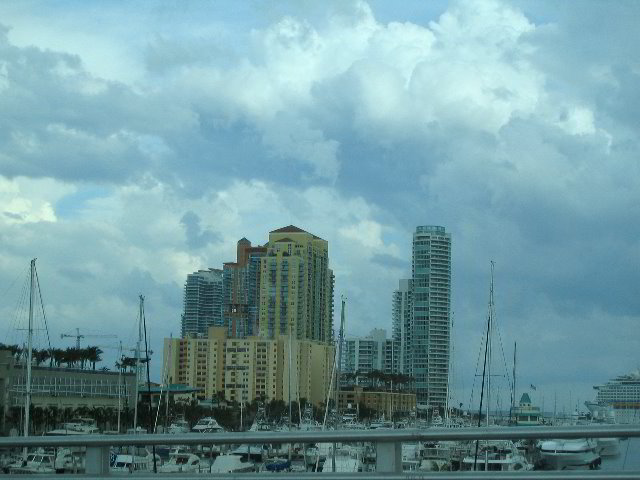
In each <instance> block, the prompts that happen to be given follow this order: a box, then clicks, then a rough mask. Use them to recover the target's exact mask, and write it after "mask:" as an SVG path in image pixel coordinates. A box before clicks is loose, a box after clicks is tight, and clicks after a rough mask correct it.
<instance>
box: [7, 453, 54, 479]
mask: <svg viewBox="0 0 640 480" xmlns="http://www.w3.org/2000/svg"><path fill="white" fill-rule="evenodd" d="M8 471H9V474H17V473H55V472H56V469H55V455H54V454H53V453H49V452H45V451H43V450H38V451H37V452H35V453H30V454H28V455H27V459H26V461H24V460H19V461H17V462H15V463H13V464H11V465H9V466H8Z"/></svg>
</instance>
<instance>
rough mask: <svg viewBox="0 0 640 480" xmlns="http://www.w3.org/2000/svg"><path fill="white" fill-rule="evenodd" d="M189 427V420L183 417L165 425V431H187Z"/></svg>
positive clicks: (176, 432)
mask: <svg viewBox="0 0 640 480" xmlns="http://www.w3.org/2000/svg"><path fill="white" fill-rule="evenodd" d="M190 431H191V429H190V428H189V422H187V421H186V420H184V419H178V420H175V421H173V422H172V423H171V425H169V426H168V427H167V433H173V434H178V433H189V432H190Z"/></svg>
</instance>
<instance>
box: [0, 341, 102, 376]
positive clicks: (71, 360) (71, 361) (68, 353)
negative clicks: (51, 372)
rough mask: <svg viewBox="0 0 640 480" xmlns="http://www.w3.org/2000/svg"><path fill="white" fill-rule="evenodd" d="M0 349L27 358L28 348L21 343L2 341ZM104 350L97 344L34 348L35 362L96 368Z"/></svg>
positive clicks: (69, 366) (16, 356) (53, 365)
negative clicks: (5, 342)
mask: <svg viewBox="0 0 640 480" xmlns="http://www.w3.org/2000/svg"><path fill="white" fill-rule="evenodd" d="M0 350H8V351H10V352H11V355H13V356H14V358H15V359H16V360H20V359H21V358H23V359H26V357H27V348H26V347H21V346H19V345H5V344H3V343H0ZM103 353H104V352H103V351H102V350H101V349H100V347H97V346H88V347H84V348H77V347H68V348H66V349H63V348H52V349H45V348H43V349H38V348H33V349H32V358H33V364H34V365H37V366H40V365H45V364H47V363H48V364H49V366H50V367H62V366H66V367H67V368H81V369H85V368H89V366H91V368H93V370H95V369H96V363H98V362H101V361H102V356H101V355H102V354H103Z"/></svg>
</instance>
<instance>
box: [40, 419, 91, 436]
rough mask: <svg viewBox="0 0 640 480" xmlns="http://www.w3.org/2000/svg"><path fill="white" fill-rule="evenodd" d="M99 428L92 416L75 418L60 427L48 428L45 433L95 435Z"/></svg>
mask: <svg viewBox="0 0 640 480" xmlns="http://www.w3.org/2000/svg"><path fill="white" fill-rule="evenodd" d="M99 433H100V429H99V428H98V427H97V425H96V421H95V420H94V419H93V418H87V417H82V418H77V419H74V420H71V421H70V422H64V423H63V424H62V428H56V429H53V430H49V431H48V432H47V433H46V435H95V434H99Z"/></svg>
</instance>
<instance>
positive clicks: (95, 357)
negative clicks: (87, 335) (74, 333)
mask: <svg viewBox="0 0 640 480" xmlns="http://www.w3.org/2000/svg"><path fill="white" fill-rule="evenodd" d="M85 350H86V353H87V360H88V361H90V362H91V364H92V367H93V369H94V370H95V369H96V362H100V361H102V357H101V356H100V355H101V354H102V353H103V352H102V350H101V349H100V348H99V347H96V346H93V347H87V348H86V349H85Z"/></svg>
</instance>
